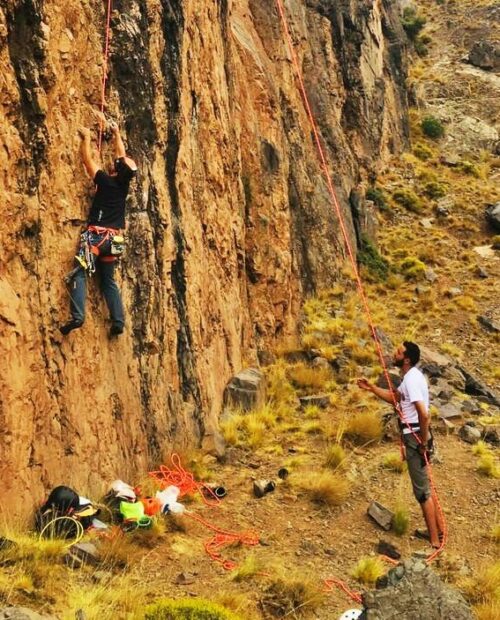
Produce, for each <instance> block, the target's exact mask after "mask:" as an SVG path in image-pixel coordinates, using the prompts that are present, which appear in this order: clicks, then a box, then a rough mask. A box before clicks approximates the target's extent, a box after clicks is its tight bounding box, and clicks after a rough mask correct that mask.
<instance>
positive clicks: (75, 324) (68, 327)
mask: <svg viewBox="0 0 500 620" xmlns="http://www.w3.org/2000/svg"><path fill="white" fill-rule="evenodd" d="M82 325H83V322H82V321H74V320H73V321H70V322H69V323H66V324H65V325H62V326H61V327H60V328H59V331H60V332H61V334H62V335H63V336H67V335H68V334H69V332H71V331H73V330H74V329H78V328H79V327H81V326H82Z"/></svg>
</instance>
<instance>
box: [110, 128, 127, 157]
mask: <svg viewBox="0 0 500 620" xmlns="http://www.w3.org/2000/svg"><path fill="white" fill-rule="evenodd" d="M111 131H112V132H113V137H114V141H115V158H116V159H119V158H120V157H126V155H127V153H126V152H125V145H124V144H123V140H122V137H121V136H120V130H119V128H118V125H117V124H116V123H115V122H112V123H111Z"/></svg>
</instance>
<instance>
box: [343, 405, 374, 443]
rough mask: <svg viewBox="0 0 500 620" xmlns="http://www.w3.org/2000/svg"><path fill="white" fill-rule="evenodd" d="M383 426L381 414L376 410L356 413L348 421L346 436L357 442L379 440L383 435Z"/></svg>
mask: <svg viewBox="0 0 500 620" xmlns="http://www.w3.org/2000/svg"><path fill="white" fill-rule="evenodd" d="M382 433H383V427H382V420H381V418H380V415H378V414H377V413H376V412H374V411H367V412H365V413H356V414H355V415H354V416H352V417H351V418H349V419H348V420H347V423H346V429H345V433H344V436H345V437H346V438H348V439H350V440H351V441H353V442H354V443H356V444H366V443H368V442H370V441H378V440H379V439H380V438H381V437H382Z"/></svg>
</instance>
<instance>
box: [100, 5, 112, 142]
mask: <svg viewBox="0 0 500 620" xmlns="http://www.w3.org/2000/svg"><path fill="white" fill-rule="evenodd" d="M112 11H113V0H108V9H107V15H106V36H105V43H104V56H103V65H102V82H101V117H100V119H99V138H98V141H97V144H98V149H99V153H100V152H101V147H102V134H103V131H104V109H105V107H106V83H107V81H108V57H109V40H110V35H111V13H112Z"/></svg>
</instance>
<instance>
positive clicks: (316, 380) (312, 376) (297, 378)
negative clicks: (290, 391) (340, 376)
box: [288, 364, 333, 390]
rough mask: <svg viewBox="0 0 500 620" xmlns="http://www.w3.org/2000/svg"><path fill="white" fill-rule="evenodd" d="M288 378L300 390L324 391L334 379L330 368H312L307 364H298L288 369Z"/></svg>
mask: <svg viewBox="0 0 500 620" xmlns="http://www.w3.org/2000/svg"><path fill="white" fill-rule="evenodd" d="M288 377H289V379H290V381H291V382H292V384H293V385H294V386H295V387H298V388H305V389H311V390H323V389H324V388H325V384H326V383H327V382H328V381H330V380H331V379H332V378H333V374H332V372H331V370H330V369H328V368H311V367H310V366H306V365H305V364H297V365H296V366H292V367H290V368H289V369H288Z"/></svg>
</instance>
